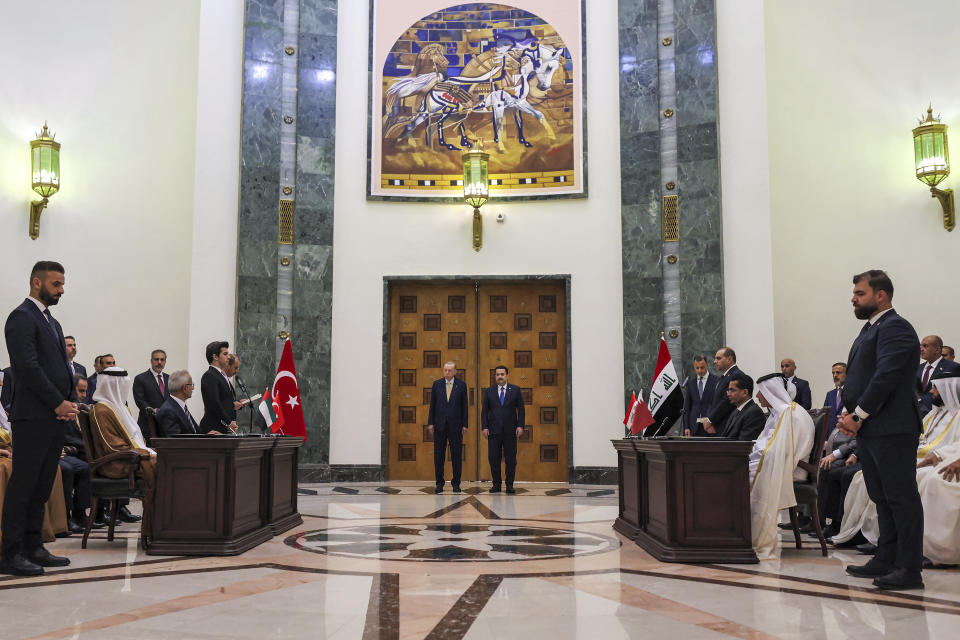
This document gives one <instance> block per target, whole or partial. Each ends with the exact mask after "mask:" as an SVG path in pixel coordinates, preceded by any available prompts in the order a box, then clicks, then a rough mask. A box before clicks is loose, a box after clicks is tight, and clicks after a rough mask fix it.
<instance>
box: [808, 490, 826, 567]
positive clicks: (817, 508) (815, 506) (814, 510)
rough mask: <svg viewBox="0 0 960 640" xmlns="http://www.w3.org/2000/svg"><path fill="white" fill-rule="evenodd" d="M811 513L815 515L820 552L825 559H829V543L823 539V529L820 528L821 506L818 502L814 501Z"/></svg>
mask: <svg viewBox="0 0 960 640" xmlns="http://www.w3.org/2000/svg"><path fill="white" fill-rule="evenodd" d="M810 511H811V512H812V513H813V514H814V515H813V528H814V530H815V531H816V532H817V540H819V541H820V552H821V553H822V554H823V557H824V558H826V557H827V541H826V540H824V538H823V527H821V526H820V515H819V514H820V505H818V504H817V501H816V500H814V501H813V504H812V505H811V506H810Z"/></svg>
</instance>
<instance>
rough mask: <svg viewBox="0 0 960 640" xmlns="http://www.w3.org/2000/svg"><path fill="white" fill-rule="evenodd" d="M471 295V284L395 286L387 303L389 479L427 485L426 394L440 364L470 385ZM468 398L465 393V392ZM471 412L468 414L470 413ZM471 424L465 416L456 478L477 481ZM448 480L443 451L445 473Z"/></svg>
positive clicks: (439, 375) (430, 469) (439, 371)
mask: <svg viewBox="0 0 960 640" xmlns="http://www.w3.org/2000/svg"><path fill="white" fill-rule="evenodd" d="M475 301H476V295H475V291H474V286H473V285H472V284H466V285H435V284H420V283H397V284H395V285H393V286H392V287H391V301H390V333H391V336H390V414H389V429H388V433H387V446H388V447H389V449H388V455H387V460H388V463H387V470H388V477H389V478H390V479H391V480H432V479H433V477H434V473H433V437H432V435H431V434H430V432H429V430H428V429H427V418H428V416H429V413H430V389H431V387H432V385H433V382H434V380H438V379H439V378H442V377H443V363H444V362H446V361H448V360H452V361H454V362H456V363H457V376H458V377H459V378H461V379H462V380H464V381H465V382H466V383H467V388H468V389H470V388H471V387H473V386H475V385H476V383H475V380H474V379H475V377H476V347H475V339H474V335H475V333H476V307H475ZM467 395H468V399H469V396H470V394H469V393H468V394H467ZM471 411H472V409H471ZM476 440H477V425H476V422H475V421H474V420H473V416H472V413H471V418H470V429H469V430H468V431H467V434H466V437H465V438H464V449H465V454H464V457H463V470H462V478H463V479H464V480H474V479H476V477H477V455H476V450H477V446H476V444H477V443H476ZM445 477H446V478H447V480H449V479H450V478H451V477H452V469H451V464H450V454H449V451H448V452H447V462H446V474H445Z"/></svg>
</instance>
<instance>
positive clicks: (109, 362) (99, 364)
mask: <svg viewBox="0 0 960 640" xmlns="http://www.w3.org/2000/svg"><path fill="white" fill-rule="evenodd" d="M115 366H117V361H116V359H115V358H114V357H113V354H111V353H105V354H104V355H102V356H97V358H96V360H94V361H93V375H92V376H90V377H89V378H87V397H86V398H84V400H83V402H84V403H85V404H96V402H97V401H96V400H94V399H93V394H94V393H95V392H96V391H97V376H99V375H100V372H101V371H103V370H104V369H106V368H108V367H115Z"/></svg>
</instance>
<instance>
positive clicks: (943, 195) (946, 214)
mask: <svg viewBox="0 0 960 640" xmlns="http://www.w3.org/2000/svg"><path fill="white" fill-rule="evenodd" d="M930 196H931V197H933V198H936V199H937V200H939V201H940V206H941V207H942V208H943V228H944V229H946V230H947V231H953V228H954V227H955V226H957V215H956V211H955V210H954V206H953V189H937V188H936V187H930Z"/></svg>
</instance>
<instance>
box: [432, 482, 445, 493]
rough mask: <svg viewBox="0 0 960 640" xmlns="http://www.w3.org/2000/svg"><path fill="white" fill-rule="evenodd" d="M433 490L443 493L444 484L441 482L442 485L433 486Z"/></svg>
mask: <svg viewBox="0 0 960 640" xmlns="http://www.w3.org/2000/svg"><path fill="white" fill-rule="evenodd" d="M433 492H434V493H443V485H442V484H440V485H437V486H436V487H434V488H433Z"/></svg>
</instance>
